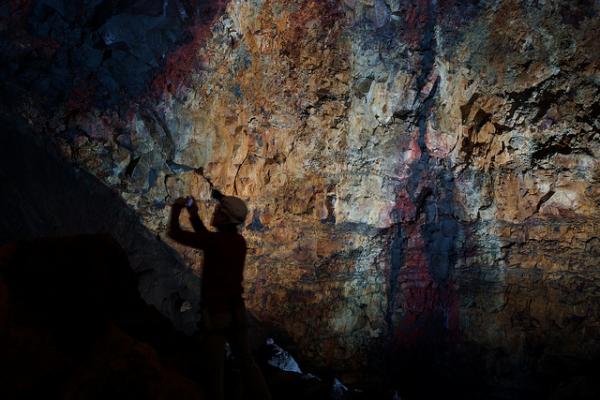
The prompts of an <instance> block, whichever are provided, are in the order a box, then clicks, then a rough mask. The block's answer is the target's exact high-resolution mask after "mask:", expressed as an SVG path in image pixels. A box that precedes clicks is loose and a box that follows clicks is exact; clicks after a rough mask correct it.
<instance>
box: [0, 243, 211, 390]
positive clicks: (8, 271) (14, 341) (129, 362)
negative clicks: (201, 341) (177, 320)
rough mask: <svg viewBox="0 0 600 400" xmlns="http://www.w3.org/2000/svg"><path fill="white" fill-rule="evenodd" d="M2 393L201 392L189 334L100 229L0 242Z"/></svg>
mask: <svg viewBox="0 0 600 400" xmlns="http://www.w3.org/2000/svg"><path fill="white" fill-rule="evenodd" d="M0 343H1V345H0V387H2V393H1V394H2V397H3V398H7V399H13V398H14V399H16V398H46V399H106V398H124V396H126V397H128V398H137V399H169V398H180V399H200V398H203V397H201V395H200V392H199V390H198V387H197V385H195V384H194V382H192V380H191V377H194V376H196V377H199V374H198V373H197V370H198V369H197V363H198V361H199V360H198V359H197V358H194V357H193V356H192V354H197V351H194V344H195V343H196V341H195V340H194V339H193V338H191V337H187V336H185V335H183V334H182V333H180V332H177V331H176V330H175V329H174V328H173V326H172V324H171V323H170V321H169V320H168V319H167V318H165V317H164V316H162V315H161V314H160V313H159V312H158V311H157V310H156V309H155V308H154V307H152V306H149V305H148V304H146V303H145V302H144V301H143V300H142V299H141V297H140V295H139V293H138V290H137V279H136V277H135V274H134V272H133V271H132V270H131V268H130V267H129V262H128V260H127V255H126V253H125V252H124V251H123V249H122V248H121V247H120V246H119V245H118V244H117V243H116V242H115V241H114V240H113V239H112V238H110V237H109V236H106V235H79V236H70V237H63V238H49V239H36V240H28V241H19V242H13V243H10V244H8V245H5V246H3V247H1V248H0Z"/></svg>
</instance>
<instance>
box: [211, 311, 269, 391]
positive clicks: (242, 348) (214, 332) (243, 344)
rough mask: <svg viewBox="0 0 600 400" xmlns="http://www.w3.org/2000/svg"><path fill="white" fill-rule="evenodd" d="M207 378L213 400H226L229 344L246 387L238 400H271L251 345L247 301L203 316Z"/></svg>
mask: <svg viewBox="0 0 600 400" xmlns="http://www.w3.org/2000/svg"><path fill="white" fill-rule="evenodd" d="M202 327H203V329H202V330H203V333H204V339H203V340H204V342H203V350H204V351H203V355H204V357H205V360H204V361H205V362H204V365H205V369H204V370H205V378H206V380H205V381H206V389H207V395H208V396H209V397H208V398H209V399H210V400H223V399H224V398H225V387H224V385H225V343H226V342H228V343H229V345H230V348H231V352H232V355H233V360H234V369H236V370H239V374H240V377H241V381H242V385H241V390H240V391H234V392H235V393H236V394H235V395H234V398H239V399H241V398H247V399H256V400H262V399H265V400H270V399H271V395H270V393H269V389H268V387H267V384H266V382H265V379H264V377H263V375H262V373H261V371H260V369H259V368H258V366H257V365H256V363H255V362H254V359H253V358H252V353H251V351H250V346H249V343H248V322H247V316H246V308H245V306H244V302H243V300H236V301H232V302H231V303H229V304H216V305H211V306H206V307H204V308H203V312H202Z"/></svg>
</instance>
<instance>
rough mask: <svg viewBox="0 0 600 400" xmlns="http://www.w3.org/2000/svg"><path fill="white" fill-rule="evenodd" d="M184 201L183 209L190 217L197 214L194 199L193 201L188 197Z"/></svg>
mask: <svg viewBox="0 0 600 400" xmlns="http://www.w3.org/2000/svg"><path fill="white" fill-rule="evenodd" d="M185 200H186V204H185V207H186V209H187V210H188V212H189V213H190V215H194V214H198V205H197V204H196V199H194V198H193V197H192V196H188V197H187V198H186V199H185Z"/></svg>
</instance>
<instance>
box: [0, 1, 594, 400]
mask: <svg viewBox="0 0 600 400" xmlns="http://www.w3.org/2000/svg"><path fill="white" fill-rule="evenodd" d="M66 3H67V2H44V4H46V6H44V7H45V8H44V10H45V11H44V13H45V14H43V15H45V16H46V19H44V21H49V22H45V23H46V24H48V25H49V26H51V27H52V29H47V30H45V31H43V32H41V31H40V32H37V31H36V32H32V31H31V29H28V28H27V25H26V24H25V23H23V24H21V25H18V24H17V22H14V21H20V20H21V21H34V22H35V21H40V20H39V18H41V17H40V12H39V11H35V10H38V8H39V7H41V6H35V7H33V8H20V9H19V10H21V11H20V12H21V14H19V15H20V16H21V17H20V18H21V19H20V20H19V19H18V18H15V19H14V21H13V22H11V23H9V22H7V21H5V22H4V23H3V30H2V39H3V43H5V44H4V45H5V46H7V44H6V43H9V44H11V45H14V46H16V45H15V43H16V44H20V47H18V46H17V47H18V48H20V49H21V50H20V51H19V52H18V53H15V52H13V53H15V54H13V53H10V55H3V57H6V58H8V59H9V60H10V61H11V62H13V64H14V65H16V66H19V65H21V66H23V67H21V68H18V67H15V68H12V69H10V68H5V69H4V70H3V72H2V73H3V74H4V76H5V77H7V78H10V79H11V82H13V85H12V86H11V85H5V86H4V88H3V91H4V92H6V90H8V88H19V89H20V90H22V92H19V91H11V92H10V93H16V95H15V96H13V97H12V98H14V99H15V101H13V102H11V104H10V105H8V104H7V105H6V106H5V110H9V109H10V110H11V111H12V112H14V113H18V114H20V115H23V116H24V117H25V118H27V119H29V121H30V123H31V124H32V125H33V126H34V127H35V129H37V130H39V131H40V132H50V133H51V134H52V135H53V138H54V140H55V141H56V142H57V143H59V145H60V146H61V148H62V151H63V153H64V156H65V157H66V158H69V159H71V160H73V161H75V162H76V163H77V164H78V165H80V166H82V167H84V168H85V169H87V170H89V171H91V172H92V173H94V174H95V175H96V176H97V177H99V178H100V179H102V180H103V181H104V182H105V183H106V184H107V185H109V186H111V187H113V188H115V189H117V190H118V191H119V193H120V194H121V197H122V198H123V199H124V200H125V201H126V202H127V203H128V205H129V206H131V207H132V208H134V209H135V210H136V211H137V215H138V216H139V218H140V219H141V221H143V223H144V225H145V226H146V227H147V228H148V229H150V230H151V231H153V232H156V233H162V232H163V231H164V226H165V223H166V218H167V213H168V207H167V206H166V205H167V204H168V203H169V201H171V200H172V199H173V198H175V197H178V196H181V195H186V194H188V193H192V194H193V195H195V196H196V197H198V198H200V199H201V200H205V202H204V203H205V204H204V207H203V209H202V215H203V216H204V217H206V218H207V217H208V216H209V214H210V211H211V203H210V202H209V200H208V199H209V186H210V185H209V182H212V183H214V184H215V185H216V186H217V187H219V188H221V189H222V190H223V191H224V192H227V193H228V194H229V193H231V194H237V195H238V196H241V197H242V198H245V199H246V200H248V202H249V204H250V206H251V215H250V218H249V220H248V223H247V226H246V227H245V230H244V234H245V235H246V236H247V238H248V240H249V243H250V256H249V260H248V268H247V274H246V280H247V286H246V293H247V297H248V304H249V307H250V309H251V310H252V311H253V312H254V313H255V314H256V315H257V316H258V317H259V318H260V319H261V320H263V321H264V322H266V323H268V324H270V325H271V326H272V327H275V328H277V329H279V330H281V331H284V332H285V333H287V334H288V335H289V336H291V337H292V338H293V339H294V341H295V342H296V343H297V344H298V346H299V347H300V348H301V349H303V351H302V356H300V357H301V358H302V357H303V358H305V359H302V360H300V361H309V362H310V363H312V364H313V365H318V366H329V367H333V368H339V369H340V372H342V373H343V374H342V375H343V378H344V379H345V380H344V381H345V382H347V381H350V382H351V381H352V380H353V378H354V379H356V380H358V379H359V377H360V378H361V379H365V374H364V373H362V372H361V371H364V370H365V369H368V370H370V371H379V370H386V371H388V372H389V376H390V378H389V380H390V382H391V383H390V385H396V384H398V385H405V388H408V389H405V390H408V392H411V390H412V391H413V392H415V393H416V392H417V391H418V390H421V389H419V387H418V386H412V387H413V389H410V387H411V385H416V384H414V382H418V381H422V380H423V378H421V377H423V376H426V375H427V374H428V373H432V374H433V375H432V376H436V377H439V378H440V379H442V377H445V378H444V379H447V381H448V382H451V381H454V380H455V379H454V378H456V381H457V382H459V381H460V379H459V377H458V376H456V375H460V374H461V371H462V373H463V374H464V375H468V373H467V372H465V371H473V370H474V371H486V372H487V373H486V374H484V380H483V381H482V384H481V385H482V387H486V386H489V385H491V386H495V387H504V388H506V390H509V391H510V390H512V391H513V392H520V393H524V390H525V389H524V388H527V390H530V391H531V393H534V394H536V395H537V394H540V393H541V394H544V395H546V394H548V393H549V392H552V391H553V390H555V388H556V387H557V386H558V385H559V384H561V380H562V384H563V389H564V388H565V387H569V385H570V384H572V379H576V378H573V377H575V376H584V377H585V376H589V374H591V373H592V372H590V371H591V370H590V368H589V365H592V364H593V363H595V362H597V360H598V357H599V354H600V342H599V341H598V337H599V332H598V327H599V326H600V320H599V318H600V310H599V308H598V307H599V306H598V304H600V303H599V302H598V296H599V294H598V287H599V283H600V269H599V268H598V260H599V250H598V246H599V244H600V241H599V239H598V237H599V233H600V232H599V230H600V219H599V213H598V205H599V193H600V183H599V182H600V172H599V171H600V167H599V164H598V161H597V154H598V151H599V150H600V149H599V147H600V136H599V135H600V134H599V132H598V131H599V129H600V121H599V120H598V118H599V114H600V113H599V110H600V108H599V104H600V99H599V87H600V75H599V73H600V72H599V69H598V54H600V52H599V50H600V49H599V48H598V41H597V40H595V38H596V36H597V34H598V31H599V23H600V18H599V17H598V11H600V9H599V8H598V4H597V2H593V1H581V2H576V3H574V2H566V1H558V2H542V1H521V2H519V1H514V0H502V1H495V2H491V1H489V2H464V1H451V0H448V1H437V2H436V1H416V0H415V1H410V0H409V1H393V0H340V1H333V0H331V1H311V0H297V1H285V2H283V1H279V0H264V1H259V0H254V1H248V2H246V1H243V2H242V1H236V0H231V1H230V2H227V3H226V4H225V3H224V2H214V4H213V5H214V7H212V8H210V9H203V10H202V12H201V13H196V14H194V13H193V12H190V11H186V12H185V13H182V14H178V15H179V16H177V15H176V10H178V9H179V8H178V7H182V9H185V10H188V9H190V6H189V5H187V3H186V2H184V1H166V2H155V1H146V2H136V4H138V3H139V4H142V3H143V4H145V5H146V4H147V5H150V4H152V5H154V7H155V8H156V7H158V3H160V4H161V5H163V6H165V7H166V8H160V10H163V11H162V14H160V12H158V11H157V12H156V13H155V14H153V15H154V16H152V17H148V18H146V17H143V15H145V14H143V13H141V12H138V11H136V10H137V9H128V10H127V13H125V12H123V15H125V14H126V15H127V17H126V18H128V19H126V21H127V22H126V23H125V22H123V21H124V19H125V16H123V15H120V14H119V13H120V12H121V11H119V10H120V9H119V8H118V7H117V8H106V9H109V10H111V12H112V13H113V14H114V15H113V16H112V17H111V18H109V19H101V20H98V21H99V22H98V23H97V24H96V25H89V24H88V25H86V28H85V29H83V30H80V31H78V32H79V33H78V34H79V35H80V37H81V38H83V41H82V40H79V41H78V42H77V43H80V42H83V43H87V42H86V40H87V38H88V36H89V37H96V36H94V35H101V34H102V32H113V31H112V29H113V27H115V26H116V27H119V29H116V28H115V29H116V30H115V32H117V33H118V32H123V28H122V26H123V24H125V25H131V26H132V27H131V28H130V29H129V30H128V31H127V32H129V33H127V34H126V33H123V34H122V35H121V34H120V33H119V35H121V36H119V38H120V39H118V40H117V39H115V40H116V41H114V42H113V41H109V42H110V43H108V44H107V42H106V40H104V41H103V43H104V44H103V46H107V48H110V50H111V53H110V54H111V55H110V57H123V58H122V59H121V58H117V59H115V60H114V63H116V64H117V65H121V67H120V68H121V69H115V68H116V67H115V68H113V67H111V65H113V64H112V62H113V61H111V59H110V58H109V59H108V60H109V61H108V62H102V63H100V65H99V66H97V67H93V68H92V67H90V68H91V69H92V70H93V72H90V74H91V75H90V76H92V77H95V76H103V74H105V75H109V76H111V77H112V79H116V80H117V81H119V79H122V80H124V82H125V83H123V84H122V85H121V86H120V88H121V92H119V95H118V96H117V100H118V99H124V100H125V101H123V102H121V103H119V102H114V101H112V100H110V99H109V98H108V97H111V96H113V95H114V93H115V90H116V89H110V90H109V91H108V92H110V93H111V96H108V97H107V96H103V95H95V96H92V98H91V99H89V101H87V102H83V101H82V100H81V97H79V96H78V95H77V93H76V92H75V91H72V90H66V89H65V88H66V86H61V85H57V86H56V87H57V88H58V89H57V90H58V92H60V93H61V94H62V95H64V96H65V97H64V99H60V101H57V102H56V103H55V104H52V114H50V113H46V112H45V109H44V107H43V104H44V103H43V100H44V94H43V93H44V92H43V91H40V90H38V88H35V87H27V86H25V84H24V83H23V82H24V79H25V78H26V77H27V76H28V75H27V74H28V73H31V74H33V73H34V72H33V71H36V72H35V73H36V74H39V75H36V76H40V75H41V76H44V77H54V76H55V75H56V74H57V73H56V72H53V71H55V70H54V69H52V68H55V67H52V68H51V69H50V70H41V72H40V70H39V69H35V68H33V67H32V66H30V64H27V63H26V62H25V61H24V60H28V59H33V60H44V62H45V63H46V64H43V63H42V64H43V65H50V66H55V65H61V64H60V60H62V58H60V57H59V56H58V55H59V54H62V53H61V52H65V51H67V52H68V51H70V52H71V53H69V54H78V53H77V52H78V51H80V50H79V48H78V47H77V46H78V45H77V44H73V43H75V42H71V41H68V40H66V39H63V37H62V36H56V34H54V33H52V32H59V31H60V30H59V28H58V26H59V25H60V23H62V22H60V21H61V20H68V15H69V13H68V12H66V11H64V10H61V9H59V7H58V6H56V4H62V7H63V8H65V7H66V9H68V8H69V6H67V5H66ZM98 3H99V4H107V3H108V2H98ZM209 3H211V2H206V4H209ZM15 4H17V3H12V5H10V6H5V7H14V6H15ZM51 4H54V5H55V6H51ZM203 4H205V3H203ZM106 7H107V6H106ZM186 7H187V8H186ZM192 8H193V7H192ZM144 9H147V8H144ZM156 9H157V10H158V9H159V8H156ZM31 10H34V11H35V12H34V11H31ZM159 14H160V16H159ZM193 14H194V15H196V16H195V17H193V18H192V17H188V16H191V15H193ZM85 15H87V14H85ZM50 16H51V17H50ZM142 17H143V18H142ZM36 18H38V19H36ZM152 18H154V19H152ZM160 18H163V19H162V20H161V19H160ZM164 18H169V21H178V22H177V23H175V22H173V23H172V24H171V23H169V28H168V29H167V28H165V27H164V26H165V25H161V24H164V23H165V22H164V21H165V19H164ZM138 20H139V21H138ZM142 20H143V21H154V22H152V24H153V25H152V26H153V27H154V28H153V29H155V30H152V29H146V28H145V27H147V26H148V25H147V24H149V23H150V22H144V23H142ZM159 20H160V21H163V22H158V21H159ZM55 21H59V22H55ZM119 21H121V22H119ZM15 24H17V25H15ZM57 24H58V25H57ZM74 24H75V26H78V24H77V23H74ZM111 24H112V25H111ZM144 24H146V25H144ZM178 24H179V25H178ZM113 25H114V26H113ZM137 28H140V29H139V30H137ZM63 31H65V30H64V29H63ZM66 31H69V29H67V30H66ZM142 31H143V32H156V35H155V36H152V35H150V33H148V35H146V36H140V35H137V36H136V35H135V32H142ZM47 32H50V33H47ZM60 32H62V31H60ZM178 32H179V33H178ZM181 32H183V33H181ZM185 32H188V33H187V34H188V35H189V37H188V38H187V39H186V38H185V36H186V33H185ZM128 35H130V36H128ZM163 35H165V38H166V37H168V38H170V39H168V40H167V39H161V40H158V41H154V40H153V39H151V37H163ZM178 35H179V36H178ZM48 38H52V40H54V41H56V42H57V45H56V46H55V47H56V48H57V50H56V51H55V52H53V51H54V50H52V47H43V46H38V47H36V46H35V45H34V44H35V43H39V41H40V40H49V39H48ZM131 38H133V39H131ZM34 39H35V40H34ZM142 48H143V49H146V50H147V51H146V50H145V53H144V54H155V53H156V54H159V53H160V52H163V51H166V49H168V50H169V52H168V54H167V53H165V57H164V58H161V57H159V58H157V59H156V62H155V63H153V62H148V60H150V58H146V56H141V55H139V54H140V51H141V50H140V49H142ZM138 50H139V51H138ZM103 51H104V52H105V54H106V51H107V50H103ZM107 57H108V56H107ZM130 57H133V58H135V59H136V60H144V63H145V65H144V68H141V67H140V68H138V67H135V65H137V64H136V62H138V61H135V62H134V61H131V62H129V61H127V60H128V59H129V58H130ZM40 62H41V61H40ZM64 63H66V65H68V66H71V68H74V69H75V70H77V71H80V69H81V68H83V67H77V66H76V65H77V64H75V63H74V62H73V61H69V60H65V61H64ZM13 64H10V65H13ZM31 65H40V64H31ZM86 65H87V64H86ZM36 68H37V67H36ZM86 68H87V67H86ZM61 71H62V70H61ZM67 71H71V70H67ZM81 71H83V69H81ZM86 71H87V70H86ZM127 71H133V72H131V73H133V74H136V75H139V76H137V77H136V78H135V79H129V78H127V79H125V78H124V77H126V76H129V74H130V72H127ZM63 74H67V75H68V76H71V75H70V74H71V72H64V73H63ZM84 76H88V75H85V74H84ZM150 76H151V78H150ZM18 77H22V79H23V80H18V79H16V78H18ZM48 79H49V78H45V81H48ZM94 79H96V78H94ZM98 79H99V78H98ZM150 82H152V83H150ZM129 84H131V85H133V86H135V88H134V87H133V86H132V87H129V86H128V85H129ZM98 87H102V85H99V86H98ZM140 87H144V88H145V90H141V89H140V90H138V89H136V88H140ZM111 88H112V87H111ZM15 90H16V89H15ZM4 92H3V93H4ZM100 92H101V91H100ZM100 92H92V93H100ZM142 92H143V93H144V95H143V96H140V93H142ZM65 93H66V94H65ZM121 93H122V94H121ZM117 103H118V104H117ZM73 104H75V105H76V107H74V106H73ZM173 246H174V247H175V248H176V249H177V250H178V251H179V252H180V253H181V254H182V256H183V257H184V259H185V261H186V262H187V264H188V265H190V268H191V269H192V270H195V271H197V270H199V268H200V265H201V254H198V253H196V252H193V251H189V250H187V249H183V248H179V247H177V246H176V245H175V244H173ZM299 316H300V318H299ZM401 360H403V361H401ZM406 360H412V361H411V362H412V363H409V362H407V361H406ZM456 360H462V361H461V362H458V361H456ZM463 361H464V363H463ZM461 363H462V364H461ZM431 371H434V372H431ZM563 374H564V376H563V377H562V378H560V376H561V375H563ZM378 376H381V375H377V374H375V378H377V377H378ZM377 379H378V378H377ZM398 379H399V381H398ZM585 379H588V378H585ZM431 390H434V388H432V389H431ZM477 390H479V389H477ZM481 390H487V389H481ZM561 390H562V389H561ZM557 393H560V391H558V392H557Z"/></svg>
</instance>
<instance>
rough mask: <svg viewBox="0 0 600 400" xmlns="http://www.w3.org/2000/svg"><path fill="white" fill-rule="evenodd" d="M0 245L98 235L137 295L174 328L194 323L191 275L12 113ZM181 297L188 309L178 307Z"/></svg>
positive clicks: (3, 146) (1, 152)
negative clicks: (108, 239) (117, 255)
mask: <svg viewBox="0 0 600 400" xmlns="http://www.w3.org/2000/svg"><path fill="white" fill-rule="evenodd" d="M0 121H1V122H0V123H2V126H3V133H2V135H1V136H0V185H1V187H2V196H0V210H1V211H0V244H4V243H7V242H10V241H13V240H21V239H33V238H38V237H55V236H67V235H79V234H96V233H106V234H109V235H110V236H112V237H113V238H115V240H116V241H117V242H118V243H119V245H120V246H121V247H122V248H123V249H124V250H125V252H126V254H127V257H128V258H129V262H130V264H131V268H132V269H133V271H134V272H135V273H136V274H137V275H138V279H139V291H140V294H141V296H142V298H143V299H144V300H145V301H146V302H148V303H150V304H152V305H154V306H155V307H156V308H157V309H158V310H159V311H160V312H161V313H162V314H163V315H165V316H167V317H168V318H169V319H171V321H172V322H173V324H174V326H175V327H176V328H177V329H178V330H181V331H184V332H187V333H188V334H190V333H192V332H193V331H194V330H195V329H196V323H197V320H198V307H199V299H200V297H199V290H200V282H199V279H198V278H197V277H196V276H195V275H193V274H192V273H191V272H190V271H189V270H187V269H186V268H185V266H184V265H183V264H182V263H181V262H180V260H179V259H178V257H177V256H176V254H175V252H174V251H173V250H172V249H170V248H169V247H168V246H167V245H165V244H164V243H163V242H161V241H160V240H159V239H158V238H157V237H156V236H155V235H154V234H152V233H151V232H150V231H148V230H147V229H146V228H145V227H144V226H143V225H142V224H141V222H140V220H139V217H138V216H137V215H136V214H135V212H134V211H133V210H131V209H130V208H129V207H128V206H127V205H126V204H125V202H124V201H123V200H122V199H121V198H120V196H119V195H118V193H116V192H114V191H113V190H111V189H110V188H108V187H107V186H105V185H104V184H102V182H100V181H99V180H98V179H97V178H96V177H94V176H92V175H91V174H89V173H87V172H84V171H82V170H80V169H78V168H77V167H75V166H74V165H72V164H70V163H68V162H65V161H64V160H62V159H61V158H60V156H59V155H58V154H57V153H56V151H55V150H54V147H53V146H52V143H51V142H50V141H49V140H45V139H47V138H44V137H43V136H39V135H35V134H34V133H33V132H31V130H30V128H29V126H28V125H27V124H26V123H24V122H23V121H22V120H20V119H18V118H17V119H14V120H12V121H8V120H6V119H1V120H0ZM184 301H187V302H188V303H189V304H190V305H191V307H192V308H191V309H190V310H187V311H185V312H181V305H182V304H183V302H184Z"/></svg>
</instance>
